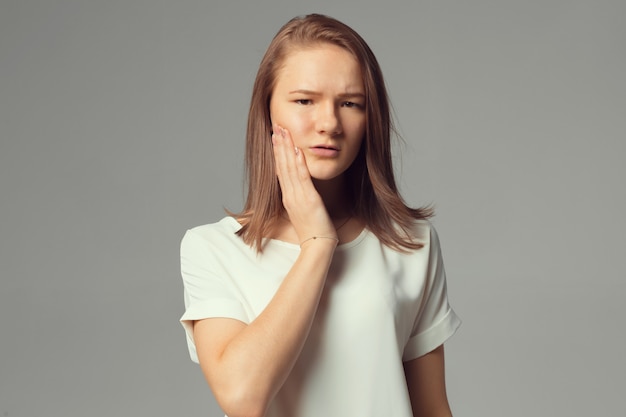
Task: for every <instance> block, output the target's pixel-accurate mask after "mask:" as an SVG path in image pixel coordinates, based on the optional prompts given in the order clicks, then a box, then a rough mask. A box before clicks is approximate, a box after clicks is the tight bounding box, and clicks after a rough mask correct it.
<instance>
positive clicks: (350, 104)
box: [341, 101, 363, 109]
mask: <svg viewBox="0 0 626 417" xmlns="http://www.w3.org/2000/svg"><path fill="white" fill-rule="evenodd" d="M341 106H342V107H348V108H358V109H360V108H362V107H363V106H361V105H360V104H359V103H355V102H354V101H344V102H343V103H341Z"/></svg>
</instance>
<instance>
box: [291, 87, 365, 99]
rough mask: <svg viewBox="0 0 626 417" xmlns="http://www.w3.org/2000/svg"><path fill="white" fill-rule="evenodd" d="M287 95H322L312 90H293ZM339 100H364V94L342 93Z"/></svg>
mask: <svg viewBox="0 0 626 417" xmlns="http://www.w3.org/2000/svg"><path fill="white" fill-rule="evenodd" d="M289 94H307V95H311V96H321V95H322V93H319V92H317V91H312V90H303V89H300V90H293V91H290V92H289ZM338 97H340V98H350V97H360V98H365V94H363V93H344V94H339V96H338Z"/></svg>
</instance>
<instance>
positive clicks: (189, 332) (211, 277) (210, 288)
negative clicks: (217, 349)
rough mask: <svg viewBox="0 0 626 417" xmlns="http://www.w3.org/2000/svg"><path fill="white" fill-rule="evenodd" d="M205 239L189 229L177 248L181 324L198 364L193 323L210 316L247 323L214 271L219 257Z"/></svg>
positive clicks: (227, 286) (228, 288)
mask: <svg viewBox="0 0 626 417" xmlns="http://www.w3.org/2000/svg"><path fill="white" fill-rule="evenodd" d="M212 246H213V245H211V244H210V242H209V241H208V240H207V238H206V237H204V236H200V235H199V234H197V233H196V232H194V231H193V230H188V231H187V233H186V234H185V236H184V237H183V239H182V242H181V247H180V264H181V275H182V279H183V291H184V301H185V312H184V314H183V316H182V317H181V318H180V322H181V324H182V326H183V328H184V329H185V333H186V338H187V346H188V348H189V355H190V356H191V360H192V361H194V362H198V356H197V352H196V347H195V343H194V340H193V322H194V320H201V319H206V318H212V317H225V318H232V319H236V320H240V321H242V322H244V323H247V322H248V317H247V314H246V312H245V310H244V308H243V305H242V303H241V302H240V301H239V300H238V298H237V296H236V294H235V291H234V290H233V288H232V286H231V285H230V284H229V283H228V282H227V280H226V279H227V277H225V276H224V273H222V274H220V272H219V269H218V268H217V266H218V265H220V263H219V262H218V261H217V259H216V257H218V256H219V254H217V253H216V250H214V249H212Z"/></svg>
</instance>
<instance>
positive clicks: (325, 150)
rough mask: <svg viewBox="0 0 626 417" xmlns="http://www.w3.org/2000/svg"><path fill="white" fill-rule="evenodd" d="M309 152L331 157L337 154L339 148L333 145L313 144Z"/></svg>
mask: <svg viewBox="0 0 626 417" xmlns="http://www.w3.org/2000/svg"><path fill="white" fill-rule="evenodd" d="M309 149H310V151H311V153H313V154H314V155H317V156H319V157H322V158H333V157H336V156H337V155H339V150H340V149H339V148H338V147H336V146H333V145H315V146H311V147H310V148H309Z"/></svg>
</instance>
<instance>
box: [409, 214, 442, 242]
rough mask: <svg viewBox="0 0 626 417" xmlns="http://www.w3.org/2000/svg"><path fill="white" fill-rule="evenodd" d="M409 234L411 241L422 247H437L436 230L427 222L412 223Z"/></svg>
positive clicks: (437, 237) (417, 221) (416, 221)
mask: <svg viewBox="0 0 626 417" xmlns="http://www.w3.org/2000/svg"><path fill="white" fill-rule="evenodd" d="M410 233H411V236H410V237H411V240H413V241H414V242H416V243H419V244H421V245H423V247H429V246H431V245H434V246H438V245H439V236H438V235H437V230H436V229H435V226H434V225H433V224H432V223H431V222H430V221H429V220H425V219H423V220H415V221H413V224H412V227H411V230H410Z"/></svg>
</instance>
